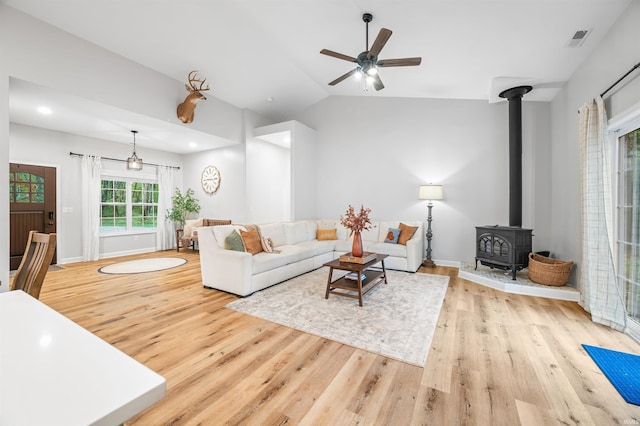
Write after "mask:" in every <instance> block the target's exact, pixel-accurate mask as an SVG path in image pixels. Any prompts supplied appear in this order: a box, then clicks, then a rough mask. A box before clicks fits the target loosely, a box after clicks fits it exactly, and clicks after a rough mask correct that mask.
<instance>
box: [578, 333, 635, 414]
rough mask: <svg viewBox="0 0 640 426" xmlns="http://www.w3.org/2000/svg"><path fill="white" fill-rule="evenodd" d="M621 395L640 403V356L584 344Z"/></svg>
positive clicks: (633, 402)
mask: <svg viewBox="0 0 640 426" xmlns="http://www.w3.org/2000/svg"><path fill="white" fill-rule="evenodd" d="M582 347H584V349H585V350H586V351H587V353H588V354H589V355H590V356H591V358H593V360H594V361H595V363H596V365H597V366H598V367H600V370H602V372H603V373H604V375H605V376H607V379H609V381H610V382H611V384H612V385H613V386H614V387H615V388H616V389H617V390H618V392H620V395H622V397H623V398H624V400H625V401H627V402H628V403H630V404H635V405H640V356H638V355H633V354H628V353H625V352H618V351H612V350H610V349H604V348H599V347H597V346H589V345H584V344H583V345H582Z"/></svg>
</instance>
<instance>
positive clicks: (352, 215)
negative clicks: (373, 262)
mask: <svg viewBox="0 0 640 426" xmlns="http://www.w3.org/2000/svg"><path fill="white" fill-rule="evenodd" d="M369 213H371V209H366V208H364V206H360V213H358V214H357V215H356V212H355V209H354V208H353V206H352V205H351V204H349V208H348V209H347V212H346V213H345V215H344V216H340V223H341V224H342V226H344V227H345V228H347V229H348V230H349V231H350V233H349V235H353V247H352V248H351V255H352V256H353V257H362V255H363V254H364V250H363V247H362V236H361V235H360V232H362V231H368V230H369V229H371V226H372V225H371V220H369Z"/></svg>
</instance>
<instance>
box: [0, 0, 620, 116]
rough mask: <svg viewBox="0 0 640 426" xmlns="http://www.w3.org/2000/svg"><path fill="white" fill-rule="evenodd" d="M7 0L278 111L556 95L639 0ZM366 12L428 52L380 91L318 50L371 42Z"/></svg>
mask: <svg viewBox="0 0 640 426" xmlns="http://www.w3.org/2000/svg"><path fill="white" fill-rule="evenodd" d="M0 1H1V2H2V3H5V4H7V5H9V6H11V7H14V8H16V9H18V10H21V11H23V12H25V13H28V14H30V15H33V16H34V17H36V18H39V19H41V20H43V21H45V22H48V23H50V24H52V25H54V26H56V27H59V28H62V29H64V30H65V31H68V32H70V33H72V34H75V35H77V36H78V37H81V38H83V39H86V40H89V41H91V42H93V43H95V44H97V45H99V46H102V47H104V48H106V49H108V50H111V51H113V52H115V53H118V54H120V55H122V56H124V57H126V58H129V59H131V60H132V61H135V62H138V63H140V64H143V65H145V66H147V67H149V68H152V69H154V70H157V71H159V72H161V73H163V74H166V75H168V76H170V77H172V78H175V79H176V80H178V81H186V77H187V74H188V72H189V71H191V70H192V69H198V70H199V71H200V75H202V76H206V77H207V79H208V82H210V83H211V86H212V90H211V91H210V93H209V94H208V96H214V97H217V98H219V99H221V100H223V101H225V102H228V103H230V104H232V105H235V106H237V107H239V108H249V109H251V110H254V111H256V112H258V113H260V114H262V115H264V116H265V117H269V118H272V119H273V120H274V121H278V120H287V119H291V118H292V117H293V116H294V115H295V114H296V112H297V111H300V110H303V109H305V108H307V107H309V106H310V105H313V104H314V103H316V102H318V101H320V100H322V99H324V98H325V97H328V96H332V95H344V96H388V97H411V98H416V97H417V98H452V99H483V100H487V101H489V102H493V101H495V100H497V93H498V92H499V91H501V90H502V89H506V88H508V87H511V86H514V85H519V84H523V83H526V84H531V85H533V86H534V88H535V89H536V90H534V91H533V92H531V93H530V94H529V95H527V100H530V101H531V100H540V101H549V100H551V99H552V98H553V96H554V95H555V94H556V93H557V91H558V89H559V87H561V85H562V84H563V82H565V81H567V80H568V79H569V78H570V77H571V75H572V74H573V72H574V71H575V70H576V69H577V68H578V67H579V65H580V64H581V62H582V61H583V60H584V59H585V58H586V57H587V56H588V55H589V53H590V52H591V51H592V50H593V48H594V47H595V46H596V45H597V44H598V42H599V41H600V40H601V39H602V37H603V36H604V35H605V34H606V32H607V31H608V30H609V28H610V27H611V25H613V23H614V22H615V21H616V19H617V18H618V17H619V16H620V14H621V13H622V12H623V11H624V9H625V8H626V7H627V6H628V4H629V3H630V1H631V0H415V1H413V0H328V1H313V0H215V1H213V0H212V1H202V0H158V1H149V0H127V1H124V0H91V1H78V0H56V1H51V0H0ZM363 12H370V13H372V14H373V21H372V22H371V24H369V31H370V40H369V43H370V44H371V43H372V40H373V39H374V38H375V36H376V35H377V33H378V31H379V30H380V28H382V27H384V28H388V29H390V30H392V31H393V34H392V36H391V38H390V39H389V41H388V42H387V44H386V45H385V47H384V49H383V51H382V54H381V55H380V56H381V57H384V58H403V57H413V56H420V57H422V64H421V65H420V66H417V67H406V68H395V67H394V68H384V69H381V71H380V76H381V78H382V80H383V82H384V85H385V88H384V89H383V90H381V91H379V92H376V91H375V90H373V89H371V90H368V91H365V90H363V84H362V82H361V81H360V82H355V81H354V80H353V79H348V80H345V81H343V82H342V83H340V84H338V85H336V86H329V85H328V84H327V83H329V82H330V81H332V80H334V79H335V78H337V77H338V76H340V75H342V74H344V73H346V72H347V71H349V70H350V69H352V68H353V64H351V63H349V62H347V61H343V60H339V59H336V58H331V57H328V56H325V55H321V54H320V53H319V52H320V50H321V49H323V48H326V49H330V50H333V51H337V52H340V53H343V54H346V55H349V56H357V55H358V54H359V53H360V52H362V51H364V50H365V49H366V46H365V24H364V23H363V21H362V14H363ZM583 30H586V31H588V33H587V36H586V37H585V38H584V40H583V41H582V43H571V39H572V37H573V36H574V34H575V33H576V32H577V31H583ZM571 44H579V45H578V46H574V47H572V46H571Z"/></svg>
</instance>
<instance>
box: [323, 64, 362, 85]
mask: <svg viewBox="0 0 640 426" xmlns="http://www.w3.org/2000/svg"><path fill="white" fill-rule="evenodd" d="M357 72H358V68H354V69H352V70H351V71H349V72H348V73H346V74H343V75H341V76H340V77H338V78H336V79H335V80H333V81H332V82H331V83H329V86H335V85H336V84H338V83H340V82H341V81H342V80H346V79H347V78H349V77H351V76H352V75H354V74H355V73H357Z"/></svg>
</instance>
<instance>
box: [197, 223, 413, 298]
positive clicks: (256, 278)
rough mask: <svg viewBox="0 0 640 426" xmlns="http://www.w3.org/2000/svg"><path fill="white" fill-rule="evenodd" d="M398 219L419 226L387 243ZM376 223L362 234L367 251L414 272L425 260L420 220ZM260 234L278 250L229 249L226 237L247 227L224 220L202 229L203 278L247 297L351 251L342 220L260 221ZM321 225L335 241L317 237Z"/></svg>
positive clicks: (387, 263)
mask: <svg viewBox="0 0 640 426" xmlns="http://www.w3.org/2000/svg"><path fill="white" fill-rule="evenodd" d="M400 222H402V223H404V224H405V225H408V226H413V227H417V228H418V229H417V231H416V232H415V233H414V234H413V236H412V237H411V239H410V240H408V241H407V243H406V245H402V244H391V243H385V242H384V239H385V237H386V236H387V231H388V229H389V228H398V226H399V224H400ZM373 225H374V228H373V229H371V230H369V231H364V232H363V233H362V242H363V247H364V250H365V251H368V252H375V253H380V254H387V255H389V257H388V258H387V259H385V268H387V269H397V270H403V271H408V272H415V271H417V270H418V268H419V267H420V265H421V263H422V259H423V253H424V234H423V229H422V222H421V221H419V222H415V221H387V222H375V223H373ZM257 227H258V230H259V233H260V235H261V236H262V237H269V238H271V240H272V241H273V245H274V247H275V251H276V252H274V253H266V252H264V251H262V252H259V253H257V254H254V255H252V254H251V253H247V252H240V251H234V250H227V249H225V238H227V236H228V235H229V234H230V233H231V232H232V231H233V230H239V229H242V230H246V227H245V226H243V225H221V226H207V227H201V228H198V239H199V245H200V265H201V272H202V283H203V285H204V286H205V287H209V288H215V289H218V290H222V291H226V292H229V293H233V294H236V295H238V296H247V295H250V294H252V293H254V292H256V291H258V290H262V289H264V288H266V287H269V286H272V285H274V284H277V283H280V282H283V281H286V280H288V279H290V278H293V277H295V276H297V275H301V274H304V273H306V272H309V271H312V270H314V269H317V268H319V267H321V266H322V265H323V264H324V263H327V262H330V261H331V260H333V259H336V258H338V257H339V256H340V255H342V254H344V253H347V252H350V251H351V247H352V238H351V237H349V236H348V232H347V230H346V229H345V228H344V227H342V225H341V224H340V222H339V221H327V220H315V221H314V220H301V221H294V222H276V223H267V224H258V225H257ZM319 227H320V229H332V228H335V229H336V234H337V238H338V239H336V240H318V239H316V232H317V230H318V228H319Z"/></svg>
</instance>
